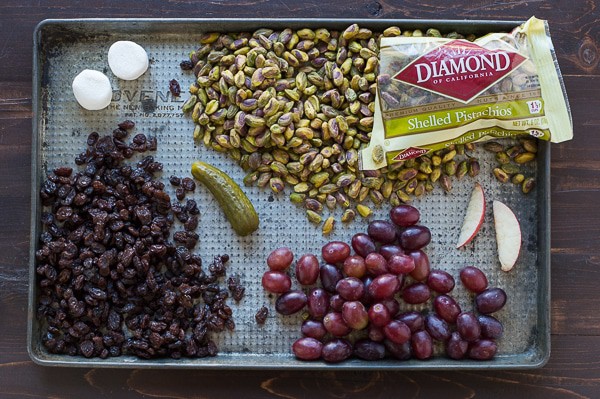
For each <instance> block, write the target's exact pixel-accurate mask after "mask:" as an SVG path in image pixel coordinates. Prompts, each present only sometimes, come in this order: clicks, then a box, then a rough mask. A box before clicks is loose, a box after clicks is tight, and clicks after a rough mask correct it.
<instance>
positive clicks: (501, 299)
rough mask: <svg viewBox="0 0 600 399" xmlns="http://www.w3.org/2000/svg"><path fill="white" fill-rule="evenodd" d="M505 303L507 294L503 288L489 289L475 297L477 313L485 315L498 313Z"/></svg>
mask: <svg viewBox="0 0 600 399" xmlns="http://www.w3.org/2000/svg"><path fill="white" fill-rule="evenodd" d="M505 303H506V292H504V290H503V289H502V288H488V289H487V290H485V291H483V292H481V293H479V294H477V296H476V297H475V306H476V307H477V311H478V312H479V313H483V314H489V313H494V312H497V311H499V310H500V309H502V307H503V306H504V304H505Z"/></svg>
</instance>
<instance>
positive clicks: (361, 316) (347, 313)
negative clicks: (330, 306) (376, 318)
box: [342, 301, 369, 330]
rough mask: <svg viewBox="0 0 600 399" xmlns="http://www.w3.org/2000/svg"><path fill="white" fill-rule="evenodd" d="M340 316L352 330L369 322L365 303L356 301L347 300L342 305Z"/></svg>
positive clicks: (359, 328)
mask: <svg viewBox="0 0 600 399" xmlns="http://www.w3.org/2000/svg"><path fill="white" fill-rule="evenodd" d="M342 318H343V319H344V321H345V322H346V325H347V326H348V327H350V328H352V329H354V330H362V329H363V328H366V327H367V325H368V324H369V316H368V314H367V309H365V305H363V304H362V303H360V302H358V301H348V302H346V303H344V306H342Z"/></svg>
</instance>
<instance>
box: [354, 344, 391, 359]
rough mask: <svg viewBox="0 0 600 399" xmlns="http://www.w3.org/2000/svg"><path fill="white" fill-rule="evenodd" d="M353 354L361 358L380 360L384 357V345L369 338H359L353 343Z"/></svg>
mask: <svg viewBox="0 0 600 399" xmlns="http://www.w3.org/2000/svg"><path fill="white" fill-rule="evenodd" d="M354 354H355V355H356V357H358V358H360V359H363V360H381V359H383V358H384V357H385V346H383V344H382V343H379V342H375V341H371V340H369V339H361V340H358V341H356V342H355V343H354Z"/></svg>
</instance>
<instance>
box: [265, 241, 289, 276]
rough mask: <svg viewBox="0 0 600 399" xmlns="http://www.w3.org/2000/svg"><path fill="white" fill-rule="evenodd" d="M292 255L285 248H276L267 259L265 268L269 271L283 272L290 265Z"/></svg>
mask: <svg viewBox="0 0 600 399" xmlns="http://www.w3.org/2000/svg"><path fill="white" fill-rule="evenodd" d="M293 260H294V254H293V253H292V250H291V249H289V248H287V247H282V248H277V249H276V250H274V251H273V252H271V253H270V254H269V256H268V257H267V266H269V269H271V270H277V271H284V270H286V269H287V268H288V267H290V265H291V264H292V261H293Z"/></svg>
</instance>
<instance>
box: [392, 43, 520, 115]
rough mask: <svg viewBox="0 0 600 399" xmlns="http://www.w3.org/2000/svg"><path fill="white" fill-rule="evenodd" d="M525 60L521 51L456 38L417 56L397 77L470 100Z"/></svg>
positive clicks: (410, 83)
mask: <svg viewBox="0 0 600 399" xmlns="http://www.w3.org/2000/svg"><path fill="white" fill-rule="evenodd" d="M525 60H526V58H525V57H523V56H522V55H521V54H519V53H515V52H511V51H506V50H500V49H498V50H487V49H485V48H483V47H481V46H478V45H477V44H475V43H471V42H469V41H466V40H453V41H451V42H448V43H445V44H443V45H441V46H439V47H437V48H435V49H433V50H431V51H430V52H428V53H427V54H424V55H422V56H421V57H419V58H417V59H416V60H414V61H413V62H411V63H410V64H408V65H407V66H406V67H405V68H404V69H402V70H401V71H400V72H399V73H398V74H397V75H396V76H394V79H397V80H399V81H402V82H404V83H407V84H409V85H412V86H416V87H420V88H422V89H425V90H429V91H432V92H434V93H437V94H440V95H442V96H445V97H450V98H452V99H454V100H457V101H461V102H463V103H467V102H469V101H471V100H472V99H473V98H474V97H476V96H477V95H478V94H480V93H481V92H483V91H485V90H486V89H488V88H489V87H490V86H492V85H493V84H495V83H496V82H498V81H499V80H501V79H502V78H504V77H505V76H506V75H508V74H509V73H510V72H512V71H513V70H514V69H516V68H518V67H519V65H521V64H522V63H523V62H524V61H525Z"/></svg>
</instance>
